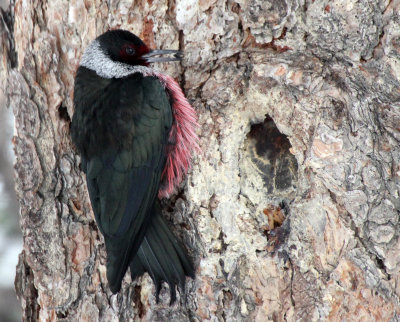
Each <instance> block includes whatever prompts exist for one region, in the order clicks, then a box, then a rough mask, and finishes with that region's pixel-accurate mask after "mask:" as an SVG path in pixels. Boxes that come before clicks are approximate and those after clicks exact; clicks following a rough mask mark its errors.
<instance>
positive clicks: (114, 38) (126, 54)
mask: <svg viewBox="0 0 400 322" xmlns="http://www.w3.org/2000/svg"><path fill="white" fill-rule="evenodd" d="M181 59H182V53H181V52H180V51H178V50H150V49H149V47H147V46H146V44H145V43H144V42H143V41H142V40H141V39H140V38H139V37H137V36H135V35H134V34H132V33H131V32H129V31H126V30H111V31H107V32H105V33H104V34H102V35H100V36H99V37H97V38H96V39H95V40H94V41H93V42H92V43H91V44H90V45H89V46H88V48H87V49H86V50H85V52H84V54H83V56H82V59H81V62H80V66H83V67H86V68H89V69H91V70H94V71H95V72H96V73H97V74H98V75H99V76H102V77H105V78H113V77H115V78H120V77H124V76H127V75H129V74H131V73H132V72H134V71H135V70H138V71H140V69H141V68H140V67H147V66H149V63H155V62H168V61H179V60H181ZM142 69H143V68H142Z"/></svg>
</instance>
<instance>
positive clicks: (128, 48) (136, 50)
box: [119, 44, 150, 66]
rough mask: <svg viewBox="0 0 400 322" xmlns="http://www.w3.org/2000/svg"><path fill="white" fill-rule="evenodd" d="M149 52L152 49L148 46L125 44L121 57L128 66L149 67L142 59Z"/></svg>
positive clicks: (120, 53)
mask: <svg viewBox="0 0 400 322" xmlns="http://www.w3.org/2000/svg"><path fill="white" fill-rule="evenodd" d="M148 52H150V49H149V48H148V47H147V46H146V45H140V46H135V45H133V44H125V45H123V46H122V48H121V50H120V52H119V56H120V58H121V60H122V61H123V62H125V63H127V64H130V65H143V66H148V65H149V64H148V63H147V62H146V61H145V60H144V59H142V56H143V55H145V54H147V53H148Z"/></svg>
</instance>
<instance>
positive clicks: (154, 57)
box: [141, 50, 183, 63]
mask: <svg viewBox="0 0 400 322" xmlns="http://www.w3.org/2000/svg"><path fill="white" fill-rule="evenodd" d="M163 55H171V56H170V57H165V56H163ZM160 56H163V57H160ZM141 58H143V59H144V60H145V61H146V62H147V63H160V62H161V63H163V62H167V61H180V60H182V58H183V53H182V52H181V51H179V50H152V51H151V52H149V53H148V54H145V55H143V56H142V57H141Z"/></svg>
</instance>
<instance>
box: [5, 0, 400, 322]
mask: <svg viewBox="0 0 400 322" xmlns="http://www.w3.org/2000/svg"><path fill="white" fill-rule="evenodd" d="M11 11H12V14H11V16H12V17H13V19H9V20H8V23H7V22H4V23H2V24H1V23H0V26H1V28H2V30H1V31H2V33H1V34H2V38H1V39H2V43H3V47H2V48H3V49H2V50H3V60H2V61H1V65H0V72H1V75H2V77H4V79H7V89H6V91H7V95H8V99H7V104H9V105H10V106H11V107H12V108H13V111H14V115H15V122H16V124H15V127H16V136H15V137H14V140H13V142H14V149H15V153H16V157H17V161H16V164H15V172H16V191H17V194H18V198H19V201H20V205H21V228H22V231H23V236H24V250H23V252H22V253H21V255H20V261H19V264H18V267H17V277H16V282H15V286H16V290H17V293H18V295H19V298H20V299H21V304H22V307H23V311H24V320H43V321H45V320H58V321H95V320H99V321H114V320H139V319H142V320H156V321H158V320H167V319H169V320H171V321H188V320H190V321H192V320H193V321H203V320H213V321H215V320H220V321H224V320H226V321H253V320H256V321H267V320H274V321H281V320H288V321H295V320H333V321H337V320H349V321H354V320H384V321H389V320H393V321H394V320H398V319H399V318H400V303H399V294H400V288H399V285H400V273H399V269H400V251H399V250H400V239H399V212H400V201H399V200H400V198H399V193H400V148H399V143H400V128H399V124H400V111H399V108H400V91H399V88H400V84H399V81H400V33H399V30H400V14H399V12H400V4H399V2H398V1H396V0H395V1H389V0H387V1H383V0H382V1H377V0H365V1H351V0H349V1H346V2H344V1H339V0H337V1H336V0H333V1H311V0H306V1H304V0H286V1H281V0H279V1H277V0H268V1H266V0H235V1H234V0H225V1H222V0H221V1H219V0H209V1H208V0H202V1H194V0H193V1H183V0H176V1H174V0H170V1H167V0H165V1H117V0H115V1H107V2H105V1H82V2H81V1H70V2H65V1H59V0H55V1H22V0H16V1H15V3H14V4H13V6H12V7H11ZM3 16H4V15H3ZM3 21H4V19H3ZM6 27H7V28H6ZM114 28H122V29H127V30H130V31H132V32H134V33H135V34H137V35H138V36H140V37H141V38H142V39H144V40H145V42H146V43H147V44H148V45H149V46H150V47H153V48H159V47H162V48H171V49H178V48H179V49H181V50H184V52H185V59H184V61H183V63H182V64H168V65H159V66H158V68H159V69H162V70H164V71H165V72H166V73H169V74H170V75H172V76H174V77H176V78H177V79H179V80H180V83H181V85H182V87H183V89H184V91H185V93H186V95H187V97H188V98H189V100H190V101H191V102H192V104H193V106H194V107H195V108H196V109H197V111H198V114H199V123H200V125H201V127H200V129H199V135H200V138H201V148H202V153H201V154H199V155H197V156H194V158H193V163H194V164H193V167H192V170H191V171H190V173H189V175H188V177H187V180H186V181H185V183H184V184H182V186H181V187H180V189H179V191H178V192H177V193H176V195H174V196H173V197H172V198H171V199H170V200H168V201H164V208H165V216H166V217H167V218H168V219H169V221H170V223H171V225H172V226H173V227H174V231H175V233H176V234H177V235H178V236H179V238H181V239H182V240H183V241H184V243H185V245H186V246H187V248H188V249H189V252H190V254H191V256H192V257H193V258H194V262H195V265H196V278H195V279H194V280H189V279H188V281H187V287H186V290H185V292H184V293H180V298H179V300H178V302H177V303H176V304H174V305H172V306H169V292H168V287H167V286H164V288H163V290H162V292H161V298H160V302H159V303H156V300H155V297H154V285H153V283H152V281H151V279H150V278H149V277H148V276H147V275H145V276H144V277H142V278H139V279H138V280H135V281H131V280H130V278H129V276H128V274H127V276H126V277H125V280H124V282H123V287H122V290H121V292H120V293H119V294H117V295H111V293H110V291H109V289H108V287H107V280H106V277H105V266H104V264H105V249H104V243H103V238H102V236H101V234H100V233H99V231H98V230H97V227H96V224H95V221H94V217H93V214H92V211H91V207H90V203H89V199H88V195H87V190H86V184H85V179H84V174H83V173H82V172H81V171H80V169H79V164H80V160H79V157H78V156H77V154H76V153H75V151H74V150H73V147H72V145H71V141H70V137H69V126H70V120H71V117H72V115H73V104H72V97H73V79H74V73H75V70H76V68H77V65H78V62H79V59H80V56H81V54H82V52H83V50H84V48H85V47H86V45H87V44H88V43H89V42H90V41H91V40H93V39H94V38H95V37H96V36H97V35H99V34H101V33H102V32H104V31H106V30H108V29H114ZM4 35H7V37H4ZM14 48H15V50H14Z"/></svg>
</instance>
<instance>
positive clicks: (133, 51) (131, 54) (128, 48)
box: [125, 47, 135, 56]
mask: <svg viewBox="0 0 400 322" xmlns="http://www.w3.org/2000/svg"><path fill="white" fill-rule="evenodd" d="M125 52H126V54H127V55H129V56H133V55H134V54H135V49H133V48H132V47H126V48H125Z"/></svg>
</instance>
